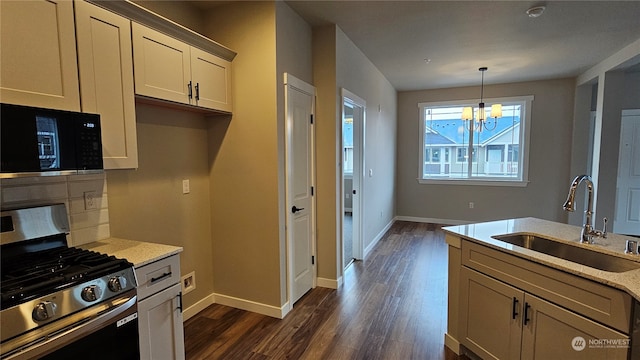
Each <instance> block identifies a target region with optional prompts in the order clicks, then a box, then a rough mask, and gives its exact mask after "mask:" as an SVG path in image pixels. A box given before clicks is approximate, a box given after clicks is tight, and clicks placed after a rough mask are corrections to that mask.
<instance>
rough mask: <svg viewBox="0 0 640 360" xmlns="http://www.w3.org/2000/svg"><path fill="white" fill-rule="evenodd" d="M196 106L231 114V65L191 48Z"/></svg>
mask: <svg viewBox="0 0 640 360" xmlns="http://www.w3.org/2000/svg"><path fill="white" fill-rule="evenodd" d="M191 79H192V81H193V83H194V100H195V105H198V106H201V107H206V108H209V109H215V110H220V111H226V112H231V110H232V109H231V63H230V62H229V61H226V60H223V59H221V58H219V57H217V56H215V55H212V54H209V53H207V52H204V51H202V50H200V49H197V48H194V47H192V48H191Z"/></svg>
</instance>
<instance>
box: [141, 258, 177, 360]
mask: <svg viewBox="0 0 640 360" xmlns="http://www.w3.org/2000/svg"><path fill="white" fill-rule="evenodd" d="M136 278H137V279H138V325H139V338H140V359H142V360H151V359H153V360H165V359H166V360H182V359H184V358H185V354H184V330H183V319H182V287H181V285H180V283H179V279H180V261H179V257H178V255H173V256H170V257H168V258H165V259H162V260H160V261H157V262H154V263H151V264H148V265H145V266H142V267H140V268H137V269H136Z"/></svg>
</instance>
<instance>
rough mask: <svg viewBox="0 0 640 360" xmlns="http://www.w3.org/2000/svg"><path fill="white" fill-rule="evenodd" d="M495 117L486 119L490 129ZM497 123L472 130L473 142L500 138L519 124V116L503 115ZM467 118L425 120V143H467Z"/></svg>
mask: <svg viewBox="0 0 640 360" xmlns="http://www.w3.org/2000/svg"><path fill="white" fill-rule="evenodd" d="M495 121H496V119H494V118H489V119H487V121H486V124H487V126H488V127H489V128H490V129H491V128H493V126H494V124H495ZM497 121H498V124H497V126H495V128H494V129H492V130H487V129H484V128H483V129H482V131H480V132H474V133H475V134H476V135H477V136H476V137H475V141H474V142H475V143H478V139H479V140H480V141H479V143H480V145H481V146H485V145H488V144H490V143H491V142H493V141H494V140H496V139H498V138H500V136H498V135H500V134H503V133H505V132H507V131H509V130H511V129H514V128H515V127H516V126H517V125H519V124H520V117H519V116H505V117H502V118H499V119H497ZM468 126H469V124H468V122H467V120H462V119H448V120H427V121H426V129H425V137H424V139H425V145H464V144H468V143H469V131H468V129H469V128H468Z"/></svg>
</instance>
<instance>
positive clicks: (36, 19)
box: [0, 0, 80, 111]
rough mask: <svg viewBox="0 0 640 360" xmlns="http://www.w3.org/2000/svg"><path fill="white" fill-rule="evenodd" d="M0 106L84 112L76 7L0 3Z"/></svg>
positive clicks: (57, 0)
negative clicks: (22, 106)
mask: <svg viewBox="0 0 640 360" xmlns="http://www.w3.org/2000/svg"><path fill="white" fill-rule="evenodd" d="M0 34H1V35H0V39H1V40H0V41H1V42H0V43H1V44H2V45H1V46H2V47H1V51H0V53H1V55H0V56H1V60H0V61H1V62H0V63H1V66H0V67H1V71H0V101H2V102H3V103H11V104H18V105H27V106H36V107H45V108H54V109H61V110H72V111H79V110H80V96H79V91H78V67H77V63H76V39H75V32H74V21H73V3H72V2H71V1H64V0H48V1H45V0H32V1H7V0H2V1H0Z"/></svg>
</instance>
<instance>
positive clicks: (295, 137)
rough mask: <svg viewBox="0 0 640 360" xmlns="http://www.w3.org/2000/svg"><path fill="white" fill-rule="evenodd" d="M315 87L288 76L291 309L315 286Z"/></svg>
mask: <svg viewBox="0 0 640 360" xmlns="http://www.w3.org/2000/svg"><path fill="white" fill-rule="evenodd" d="M314 94H315V88H314V87H313V86H311V85H309V84H307V83H305V82H303V81H301V80H298V79H296V78H295V77H293V76H291V75H289V74H285V102H286V109H287V115H286V140H285V141H286V169H287V181H286V188H287V241H288V249H289V250H288V252H289V262H288V263H289V287H290V292H289V293H290V297H289V302H290V304H291V306H293V303H295V302H296V301H297V300H298V299H300V297H302V295H304V294H305V293H306V292H307V291H309V290H310V289H311V288H312V287H314V286H315V283H314V282H315V261H314V260H315V259H314V256H315V255H314V254H315V237H314V234H315V201H314V197H313V195H314V194H313V192H314V189H313V186H314V159H313V148H314V143H313V139H314V130H313V102H314V97H315V95H314Z"/></svg>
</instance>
